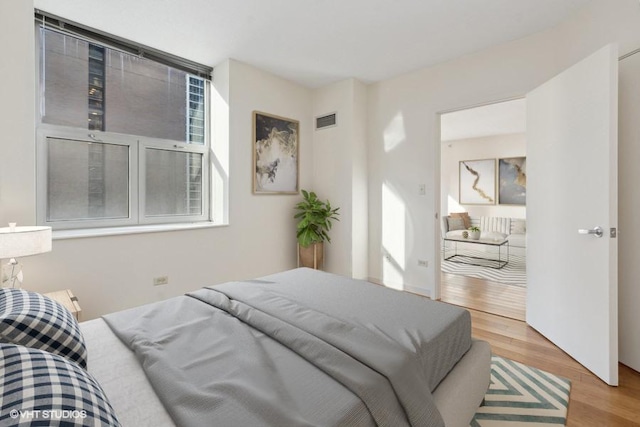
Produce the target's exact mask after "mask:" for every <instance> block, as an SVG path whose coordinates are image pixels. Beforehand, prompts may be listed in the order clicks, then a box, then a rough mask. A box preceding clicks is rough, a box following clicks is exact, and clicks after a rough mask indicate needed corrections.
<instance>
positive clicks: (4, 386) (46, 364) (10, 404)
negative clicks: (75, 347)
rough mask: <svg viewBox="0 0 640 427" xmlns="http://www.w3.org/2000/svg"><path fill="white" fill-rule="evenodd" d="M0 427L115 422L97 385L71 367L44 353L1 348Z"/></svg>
mask: <svg viewBox="0 0 640 427" xmlns="http://www.w3.org/2000/svg"><path fill="white" fill-rule="evenodd" d="M21 413H22V415H21ZM0 425H12V426H16V427H22V426H25V427H26V426H31V425H49V426H57V425H61V426H63V425H65V426H66V425H68V426H75V425H78V426H80V425H82V426H120V422H119V421H118V419H117V418H116V416H115V413H114V411H113V408H112V407H111V404H110V403H109V401H108V400H107V397H106V395H105V394H104V391H103V390H102V388H101V387H100V385H99V384H98V382H97V381H96V380H95V379H94V378H93V377H92V376H91V375H90V374H89V373H88V372H87V371H85V370H84V369H82V368H80V367H79V366H78V365H76V364H75V363H73V362H71V361H69V360H67V359H65V358H64V357H61V356H58V355H55V354H51V353H47V352H46V351H42V350H37V349H33V348H27V347H22V346H19V345H13V344H0Z"/></svg>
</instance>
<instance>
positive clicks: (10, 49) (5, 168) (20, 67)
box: [0, 0, 36, 227]
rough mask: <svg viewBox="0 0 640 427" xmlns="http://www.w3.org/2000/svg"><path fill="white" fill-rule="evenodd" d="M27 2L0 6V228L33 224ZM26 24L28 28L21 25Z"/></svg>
mask: <svg viewBox="0 0 640 427" xmlns="http://www.w3.org/2000/svg"><path fill="white" fill-rule="evenodd" d="M32 22H33V3H32V2H30V1H26V0H5V1H2V2H0V46H2V55H3V59H2V61H0V94H2V95H1V96H0V129H2V137H1V138H0V147H1V149H2V150H1V151H0V226H1V227H6V226H7V225H6V224H7V222H8V219H9V218H20V219H21V222H22V223H23V225H26V224H34V223H35V220H36V216H35V215H36V212H35V206H36V201H35V197H34V194H35V188H36V181H35V179H36V175H35V145H34V143H33V141H34V135H35V117H34V115H35V103H34V99H35V85H34V83H35V53H34V54H30V53H31V52H34V49H35V45H34V43H35V41H34V35H33V25H32V24H31V23H32ZM25 23H28V24H25Z"/></svg>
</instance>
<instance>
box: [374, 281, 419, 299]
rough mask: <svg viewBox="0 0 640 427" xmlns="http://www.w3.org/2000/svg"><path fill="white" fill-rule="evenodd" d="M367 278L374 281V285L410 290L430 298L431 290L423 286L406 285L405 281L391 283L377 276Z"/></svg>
mask: <svg viewBox="0 0 640 427" xmlns="http://www.w3.org/2000/svg"><path fill="white" fill-rule="evenodd" d="M367 280H368V281H369V282H371V283H375V284H376V285H380V286H386V287H388V288H392V289H402V290H404V291H407V292H411V293H412V294H418V295H420V296H423V297H427V298H429V299H431V292H429V291H428V290H427V289H424V288H418V287H416V286H411V285H407V284H406V283H393V282H389V281H386V282H385V281H384V280H382V279H378V278H377V277H369V278H367Z"/></svg>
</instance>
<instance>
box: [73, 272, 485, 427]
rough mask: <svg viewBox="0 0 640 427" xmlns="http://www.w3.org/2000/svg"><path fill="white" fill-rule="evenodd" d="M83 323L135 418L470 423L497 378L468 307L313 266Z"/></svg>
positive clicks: (120, 404) (128, 417)
mask: <svg viewBox="0 0 640 427" xmlns="http://www.w3.org/2000/svg"><path fill="white" fill-rule="evenodd" d="M80 330H81V332H82V335H83V337H84V341H85V343H86V353H87V354H88V364H87V366H88V372H89V374H91V376H92V377H93V378H94V379H95V380H96V381H97V383H99V384H100V386H101V389H102V390H103V391H104V394H105V395H106V398H108V400H109V402H110V405H111V407H112V408H113V410H114V412H115V414H116V416H117V418H118V419H119V421H120V423H121V424H122V425H123V426H174V425H178V426H180V427H183V426H185V427H186V426H199V425H220V426H226V425H243V426H254V425H255V426H263V425H278V426H284V425H296V426H298V425H299V426H305V425H308V426H312V425H313V426H316V425H327V426H329V425H334V426H338V425H349V426H372V425H389V426H396V425H398V426H399V425H412V426H442V425H446V426H447V427H457V426H468V425H469V423H470V420H471V418H472V417H473V414H474V413H475V411H476V409H477V408H478V406H479V405H480V404H481V402H482V400H483V398H484V394H485V392H486V390H487V388H488V385H489V375H490V348H489V345H488V344H487V343H486V342H483V341H477V340H472V339H471V322H470V316H469V313H468V312H467V311H465V310H463V309H460V308H457V307H453V306H449V305H446V304H442V303H438V302H433V301H430V300H428V299H426V298H422V297H419V296H416V295H412V294H408V293H405V292H398V291H394V290H390V289H387V288H384V287H382V286H378V285H374V284H371V283H368V282H365V281H360V280H353V279H348V278H344V277H340V276H336V275H333V274H329V273H325V272H320V271H316V270H310V269H305V268H302V269H296V270H291V271H286V272H283V273H278V274H274V275H271V276H266V277H262V278H259V279H255V280H248V281H243V282H233V283H225V284H222V285H217V286H212V287H208V288H203V289H201V290H198V291H195V292H192V293H189V294H187V295H184V296H180V297H176V298H171V299H169V300H166V301H162V302H158V303H154V304H149V305H145V306H142V307H137V308H134V309H131V310H125V311H122V312H119V313H113V314H110V315H107V316H104V317H103V318H101V319H96V320H92V321H88V322H83V323H81V324H80Z"/></svg>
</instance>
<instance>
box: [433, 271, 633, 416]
mask: <svg viewBox="0 0 640 427" xmlns="http://www.w3.org/2000/svg"><path fill="white" fill-rule="evenodd" d="M441 283H442V287H441V295H442V301H444V302H448V303H450V304H455V305H459V306H463V307H466V308H469V309H470V310H469V311H470V312H471V318H472V322H473V335H474V337H476V338H479V339H483V340H485V341H488V342H489V343H490V344H491V348H492V351H493V353H494V354H496V355H499V356H502V357H506V358H509V359H512V360H515V361H518V362H521V363H524V364H526V365H530V366H534V367H536V368H539V369H543V370H545V371H547V372H551V373H553V374H556V375H560V376H562V377H565V378H568V379H569V380H571V395H570V399H569V414H568V418H567V426H570V427H590V426H593V427H618V426H619V427H630V426H640V373H638V372H636V371H634V370H633V369H631V368H629V367H627V366H624V365H622V364H621V365H620V385H619V386H618V387H609V386H608V385H606V384H605V383H604V382H602V381H601V380H600V379H599V378H597V377H596V376H595V375H593V374H592V373H591V372H589V371H588V370H587V369H586V368H584V367H583V366H582V365H580V364H579V363H578V362H576V361H575V360H573V359H572V358H571V357H570V356H569V355H567V354H566V353H565V352H563V351H562V350H560V349H559V348H558V347H556V346H555V345H554V344H553V343H551V342H550V341H549V340H547V339H546V338H544V337H543V336H542V335H541V334H539V333H538V332H537V331H535V330H534V329H533V328H531V327H530V326H528V325H527V324H526V323H525V322H524V321H523V320H524V319H525V298H526V288H518V287H515V286H510V285H504V284H500V283H495V282H489V281H486V280H482V279H475V278H470V277H464V276H459V275H454V274H446V273H442V280H441Z"/></svg>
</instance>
